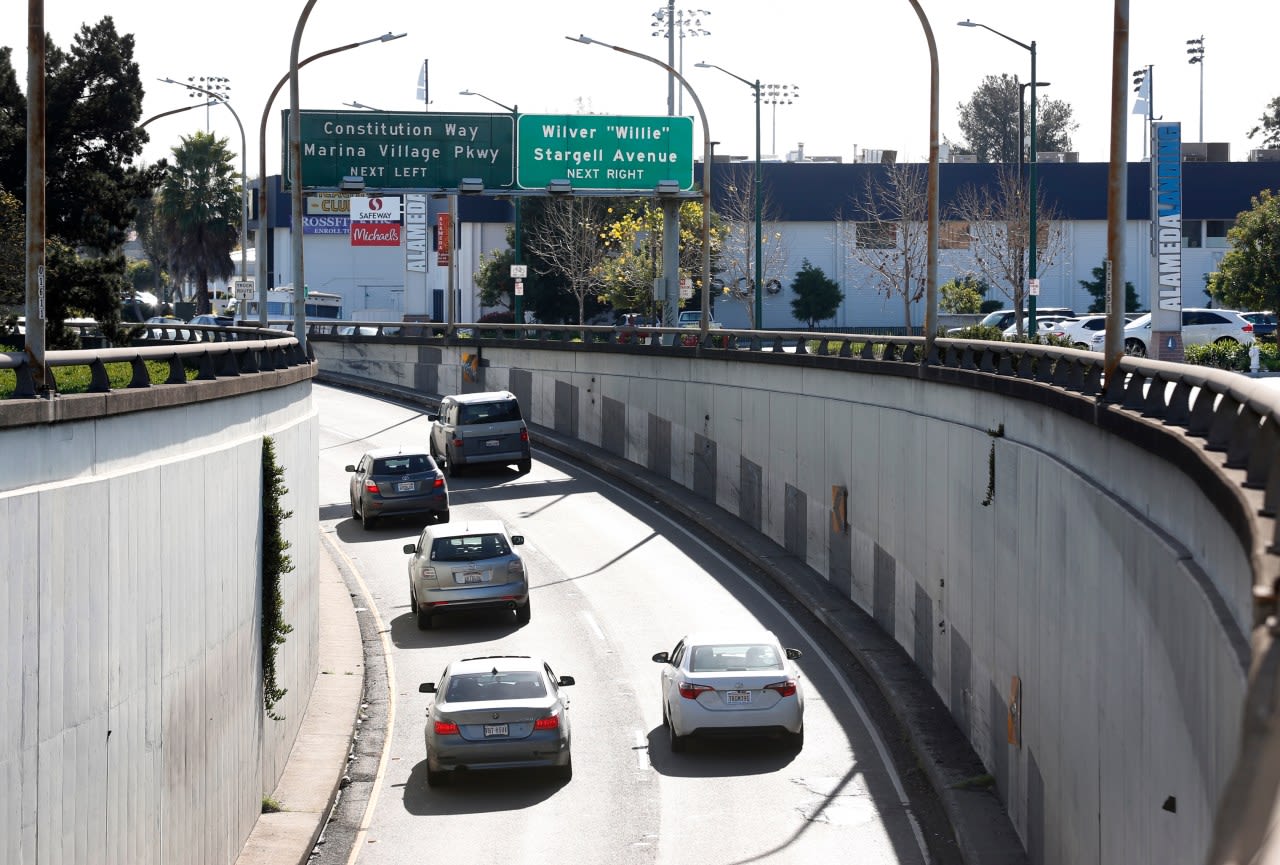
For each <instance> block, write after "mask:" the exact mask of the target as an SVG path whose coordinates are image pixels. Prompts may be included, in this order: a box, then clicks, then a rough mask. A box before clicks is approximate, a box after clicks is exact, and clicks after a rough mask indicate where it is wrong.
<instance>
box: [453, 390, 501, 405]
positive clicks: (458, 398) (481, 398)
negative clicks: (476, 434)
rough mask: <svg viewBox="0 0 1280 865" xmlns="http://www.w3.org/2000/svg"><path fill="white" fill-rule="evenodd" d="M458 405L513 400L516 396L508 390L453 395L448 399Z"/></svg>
mask: <svg viewBox="0 0 1280 865" xmlns="http://www.w3.org/2000/svg"><path fill="white" fill-rule="evenodd" d="M449 398H450V399H452V400H453V401H454V402H456V403H458V404H459V405H471V404H472V403H477V402H494V401H495V400H500V399H515V398H516V395H515V394H513V393H512V392H511V391H509V390H489V391H484V392H483V393H455V394H453V395H452V396H450V397H449Z"/></svg>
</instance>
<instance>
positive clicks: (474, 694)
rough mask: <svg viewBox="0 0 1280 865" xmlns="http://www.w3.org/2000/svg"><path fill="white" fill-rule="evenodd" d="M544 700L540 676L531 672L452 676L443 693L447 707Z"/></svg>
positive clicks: (543, 686) (545, 692)
mask: <svg viewBox="0 0 1280 865" xmlns="http://www.w3.org/2000/svg"><path fill="white" fill-rule="evenodd" d="M545 696H547V686H546V685H545V684H543V681H542V676H541V675H539V674H538V673H537V672H535V671H533V670H528V671H525V670H519V671H508V672H504V673H496V674H495V673H468V674H464V675H459V676H453V677H452V678H450V679H449V687H448V688H447V689H445V695H444V699H445V701H446V702H448V703H474V702H479V701H482V700H529V699H536V698H538V697H545Z"/></svg>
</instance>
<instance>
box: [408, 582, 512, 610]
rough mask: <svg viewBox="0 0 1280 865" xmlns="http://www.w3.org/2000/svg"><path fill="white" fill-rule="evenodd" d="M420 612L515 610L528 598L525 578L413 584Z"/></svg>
mask: <svg viewBox="0 0 1280 865" xmlns="http://www.w3.org/2000/svg"><path fill="white" fill-rule="evenodd" d="M414 597H416V598H417V599H418V610H419V611H421V612H427V611H430V612H433V613H445V612H449V611H450V610H486V609H488V610H503V609H505V610H514V609H515V608H516V607H518V606H524V605H525V604H527V603H528V602H529V584H528V583H527V582H519V583H502V584H501V585H496V586H482V587H479V588H470V589H439V588H426V587H423V586H421V585H420V586H417V587H415V591H414Z"/></svg>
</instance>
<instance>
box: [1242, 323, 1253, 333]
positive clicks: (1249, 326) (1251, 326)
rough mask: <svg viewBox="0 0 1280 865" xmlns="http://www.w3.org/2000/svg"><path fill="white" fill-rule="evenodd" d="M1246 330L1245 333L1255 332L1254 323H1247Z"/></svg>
mask: <svg viewBox="0 0 1280 865" xmlns="http://www.w3.org/2000/svg"><path fill="white" fill-rule="evenodd" d="M1244 332H1245V333H1253V325H1251V324H1246V325H1245V326H1244Z"/></svg>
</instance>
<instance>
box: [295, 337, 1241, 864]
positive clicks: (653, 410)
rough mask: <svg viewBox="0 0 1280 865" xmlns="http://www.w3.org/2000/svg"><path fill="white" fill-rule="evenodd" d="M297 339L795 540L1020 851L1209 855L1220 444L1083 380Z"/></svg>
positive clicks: (1233, 621)
mask: <svg viewBox="0 0 1280 865" xmlns="http://www.w3.org/2000/svg"><path fill="white" fill-rule="evenodd" d="M312 347H313V350H314V351H315V352H316V354H317V357H318V358H319V363H320V366H321V370H322V372H334V373H340V374H344V375H351V376H356V377H363V378H369V379H375V380H377V381H380V382H385V383H390V384H396V385H400V386H405V387H411V388H415V389H418V390H421V391H423V392H426V393H434V394H447V393H455V392H463V391H474V390H488V389H499V388H506V389H510V390H512V391H514V392H515V393H516V394H517V395H518V396H519V397H520V398H521V400H522V402H523V403H524V404H525V406H526V407H527V414H528V416H529V418H530V419H531V420H532V421H533V422H534V423H536V424H540V425H543V426H546V427H549V428H553V429H555V430H556V431H557V432H558V433H560V434H563V435H569V436H572V437H576V438H578V439H580V440H582V441H585V442H589V443H591V444H593V445H596V446H599V447H602V448H605V449H606V450H609V451H612V452H613V453H615V454H617V455H619V456H622V457H624V458H626V459H628V460H631V461H633V462H635V463H637V464H639V465H643V466H645V467H647V468H649V469H650V470H653V471H656V472H658V473H659V474H662V475H665V476H668V477H670V478H672V479H673V480H676V481H677V482H679V483H682V484H683V485H684V486H686V487H687V488H689V489H691V490H693V491H695V492H697V493H699V494H700V495H703V496H705V497H706V499H707V500H708V505H709V506H710V505H711V503H713V502H714V504H715V505H717V506H719V507H721V508H724V509H725V510H727V511H729V512H730V513H732V514H734V515H736V516H738V517H740V518H742V519H744V520H745V521H747V522H748V523H749V524H751V525H754V526H756V527H758V529H759V531H761V532H763V533H765V534H766V535H768V536H769V537H770V538H771V539H773V540H774V541H776V542H777V543H779V544H781V545H783V546H784V547H786V548H787V549H788V550H789V551H791V552H792V553H793V554H795V555H797V556H800V557H802V558H803V559H804V560H805V561H807V562H808V563H809V564H810V565H811V566H812V567H813V568H814V570H815V571H817V572H818V573H820V574H822V575H823V576H824V577H825V578H826V579H827V580H829V581H830V582H831V583H833V584H834V585H835V586H837V587H838V588H839V589H840V590H841V591H844V592H846V593H847V594H848V595H849V596H850V597H851V598H852V599H854V600H855V601H856V602H857V603H858V604H859V605H861V606H862V607H863V608H864V609H865V610H866V611H867V612H868V613H870V614H872V615H874V616H875V618H876V619H877V621H878V622H879V623H880V625H881V626H882V627H883V628H884V629H885V630H886V631H887V632H889V633H891V634H892V635H893V636H894V637H895V639H896V640H897V642H898V643H899V644H900V645H901V646H902V647H903V648H904V649H905V650H906V651H907V652H909V653H910V654H911V656H912V658H914V660H915V662H916V664H917V666H918V667H919V669H920V671H921V673H922V674H923V675H924V676H925V677H927V678H928V680H929V681H930V682H931V683H932V685H933V687H934V689H935V690H936V691H937V693H938V694H939V695H940V696H941V698H942V699H943V701H944V702H945V703H946V704H947V706H948V707H949V708H950V710H951V712H952V715H953V717H954V718H955V720H956V722H957V724H958V725H959V726H960V728H961V729H962V730H963V731H964V732H965V733H966V734H967V736H968V738H969V740H970V742H971V743H972V744H973V746H974V748H975V750H976V751H977V752H978V754H979V755H980V756H981V757H982V759H983V762H984V763H985V765H986V766H987V767H988V769H989V770H990V772H991V774H992V775H993V776H994V778H995V780H996V783H997V785H998V787H999V790H1000V793H1001V795H1002V796H1003V798H1004V799H1005V801H1006V803H1007V806H1008V810H1009V813H1010V817H1011V818H1012V820H1013V823H1014V825H1015V826H1016V828H1017V830H1018V832H1019V834H1020V835H1021V837H1022V839H1023V842H1024V844H1025V846H1026V847H1027V851H1028V854H1029V858H1030V859H1031V861H1032V862H1034V863H1055V865H1056V863H1062V865H1068V863H1071V865H1077V863H1082V862H1091V863H1109V865H1134V863H1151V865H1165V863H1168V862H1175V861H1190V860H1191V859H1194V858H1200V857H1201V856H1202V855H1203V853H1202V852H1197V853H1189V851H1207V850H1208V847H1209V842H1210V838H1211V833H1212V826H1213V816H1214V812H1215V808H1216V805H1217V801H1218V797H1219V794H1220V792H1221V791H1222V789H1223V787H1224V785H1225V783H1226V781H1227V779H1228V776H1229V774H1230V772H1231V769H1232V765H1233V761H1234V760H1235V758H1236V754H1237V751H1238V746H1239V740H1240V726H1241V710H1242V706H1243V696H1244V691H1245V685H1246V681H1245V677H1246V671H1247V666H1248V659H1249V649H1248V642H1247V639H1246V637H1245V634H1246V633H1248V630H1249V627H1250V585H1251V565H1250V560H1249V555H1248V551H1247V549H1246V545H1245V544H1244V543H1242V540H1241V538H1240V537H1239V535H1238V534H1237V532H1236V531H1235V530H1234V529H1233V527H1232V525H1231V524H1230V521H1229V519H1227V518H1226V517H1225V516H1224V515H1223V514H1222V513H1220V512H1219V511H1218V510H1217V509H1216V508H1215V507H1214V505H1213V504H1212V503H1211V501H1210V496H1209V494H1208V492H1207V491H1206V490H1205V489H1204V488H1202V487H1201V486H1200V484H1201V483H1202V482H1203V478H1204V476H1205V475H1206V474H1208V475H1214V474H1215V473H1216V476H1217V477H1218V478H1219V479H1220V480H1221V481H1222V483H1223V484H1224V485H1225V484H1226V483H1227V481H1226V479H1225V478H1224V477H1223V476H1222V474H1221V472H1219V471H1218V470H1217V469H1216V466H1217V465H1220V460H1217V461H1215V460H1213V459H1212V458H1211V455H1208V454H1204V453H1203V452H1202V451H1200V450H1199V448H1198V447H1197V446H1196V445H1195V443H1193V442H1186V443H1185V445H1179V447H1184V452H1183V453H1182V458H1183V459H1184V460H1185V461H1189V463H1190V464H1192V465H1197V464H1198V465H1199V467H1200V468H1202V469H1206V470H1207V471H1201V472H1198V473H1193V472H1190V471H1186V470H1184V469H1185V466H1184V468H1179V467H1175V466H1174V465H1171V463H1170V462H1169V461H1168V460H1166V459H1164V458H1161V457H1157V456H1154V455H1152V454H1150V453H1148V452H1147V451H1145V450H1144V449H1143V448H1141V447H1139V446H1137V445H1135V444H1132V443H1130V442H1129V441H1126V440H1125V439H1123V438H1121V437H1119V436H1117V435H1115V434H1113V433H1111V432H1108V431H1106V430H1105V429H1104V428H1102V427H1100V426H1099V425H1097V424H1096V423H1093V422H1089V420H1087V419H1081V418H1088V417H1089V412H1090V411H1093V410H1094V409H1093V407H1092V406H1093V402H1092V400H1083V399H1081V400H1079V402H1078V404H1077V405H1076V406H1075V408H1076V409H1077V411H1076V412H1075V415H1074V416H1073V414H1072V413H1070V412H1064V411H1061V410H1058V409H1055V408H1053V407H1051V406H1049V405H1046V404H1044V403H1039V402H1036V401H1034V400H1029V399H1016V398H1010V397H1009V395H1008V394H1002V395H997V394H993V393H992V392H990V390H989V389H987V388H986V387H984V386H983V384H982V383H981V379H982V378H983V377H982V376H981V374H978V373H974V374H973V376H972V379H973V384H974V386H972V387H966V386H963V385H961V384H942V383H936V382H927V381H921V380H919V379H918V378H916V377H915V376H913V375H905V376H896V375H876V374H859V373H856V372H850V371H847V370H832V369H823V368H816V367H815V366H813V365H808V366H806V365H801V364H795V363H786V362H781V363H776V362H775V363H770V362H766V361H767V358H761V359H759V362H736V363H725V362H720V361H710V362H708V361H702V360H699V361H694V360H689V359H681V358H674V357H661V356H651V355H644V354H619V353H608V352H589V351H581V350H579V351H575V350H539V349H538V348H535V347H529V346H525V345H521V346H519V347H518V348H514V347H513V348H506V347H502V346H494V345H493V344H485V345H483V346H480V345H477V346H468V345H466V344H465V343H464V344H463V345H461V346H452V347H444V348H439V347H434V346H405V345H400V346H397V345H392V344H386V345H377V344H372V343H351V342H347V343H333V342H329V343H324V342H320V341H315V342H313V343H312ZM464 353H465V355H478V356H479V359H478V362H477V363H475V364H474V365H473V364H472V362H471V361H472V357H466V356H464ZM960 378H963V376H961V377H960ZM1019 386H1025V387H1026V388H1028V389H1035V388H1048V386H1046V385H1036V384H1034V383H1031V382H1025V383H1020V384H1019ZM1057 393H1058V394H1059V395H1060V394H1061V391H1057ZM1059 398H1061V397H1059ZM1133 422H1134V423H1142V421H1140V420H1136V419H1135V420H1134V421H1133ZM1145 432H1146V433H1149V434H1151V435H1175V434H1172V433H1165V432H1163V431H1161V430H1160V428H1159V424H1154V425H1148V428H1147V429H1146V430H1145ZM1193 474H1195V475H1196V476H1195V477H1193V476H1192V475H1193ZM839 490H847V493H848V499H847V517H846V520H847V522H842V520H841V519H840V518H839V516H838V514H839V509H838V508H837V507H833V501H835V500H836V498H837V492H838V491H839ZM1015 681H1016V684H1015ZM1015 688H1016V689H1017V692H1018V693H1017V696H1018V698H1019V699H1018V701H1017V707H1016V711H1011V709H1010V705H1011V703H1013V702H1014V696H1015V694H1014V689H1015Z"/></svg>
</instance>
